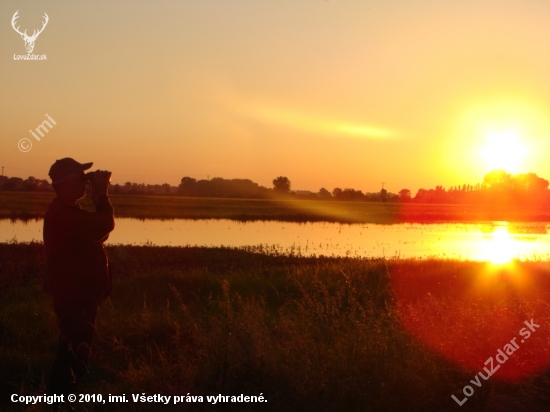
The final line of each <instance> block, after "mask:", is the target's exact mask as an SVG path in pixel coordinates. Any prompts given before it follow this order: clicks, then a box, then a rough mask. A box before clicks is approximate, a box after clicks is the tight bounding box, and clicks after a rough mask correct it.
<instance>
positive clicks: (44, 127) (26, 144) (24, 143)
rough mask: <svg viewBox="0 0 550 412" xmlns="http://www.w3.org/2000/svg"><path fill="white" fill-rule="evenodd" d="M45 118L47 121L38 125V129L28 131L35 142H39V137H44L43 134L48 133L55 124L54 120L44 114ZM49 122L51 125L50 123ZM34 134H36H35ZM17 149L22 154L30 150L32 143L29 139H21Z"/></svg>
mask: <svg viewBox="0 0 550 412" xmlns="http://www.w3.org/2000/svg"><path fill="white" fill-rule="evenodd" d="M46 118H47V119H48V120H49V121H48V120H44V121H43V122H42V123H40V124H39V125H38V127H37V128H36V129H34V130H32V129H31V130H29V133H30V134H31V135H32V137H34V138H35V139H36V140H37V141H40V137H44V134H45V133H48V132H49V131H50V130H52V128H53V127H54V126H55V125H56V124H57V123H56V122H55V120H54V119H52V117H51V116H49V115H48V114H47V113H46ZM50 122H51V123H50ZM35 132H36V133H35ZM36 134H39V135H40V137H38V136H37V135H36ZM17 147H18V148H19V150H21V151H22V152H24V153H26V152H28V151H29V150H31V149H32V142H31V140H30V139H27V138H26V137H24V138H23V139H21V140H19V143H17Z"/></svg>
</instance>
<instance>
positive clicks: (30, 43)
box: [11, 10, 50, 60]
mask: <svg viewBox="0 0 550 412" xmlns="http://www.w3.org/2000/svg"><path fill="white" fill-rule="evenodd" d="M17 13H19V10H17V11H16V12H15V13H14V14H13V17H12V18H11V27H13V29H14V30H15V31H16V32H17V33H19V34H20V35H21V38H22V39H23V41H24V42H25V49H26V50H27V54H14V55H13V60H47V57H46V55H45V54H41V55H38V54H32V51H33V50H34V43H35V41H36V39H37V37H38V36H39V35H40V33H42V32H43V31H44V29H45V28H46V25H47V24H48V21H49V20H50V18H49V17H48V15H47V14H46V13H44V16H43V17H44V19H45V21H44V22H43V23H42V28H41V29H39V30H36V29H35V30H34V31H33V33H32V35H30V36H29V35H28V34H27V29H25V31H24V32H21V31H20V30H19V27H20V26H17V27H15V25H16V24H17V22H16V20H17V19H18V18H19V16H18V14H17Z"/></svg>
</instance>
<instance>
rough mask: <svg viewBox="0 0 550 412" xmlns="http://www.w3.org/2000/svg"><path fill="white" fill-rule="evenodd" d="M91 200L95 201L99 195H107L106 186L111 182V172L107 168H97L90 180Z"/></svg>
mask: <svg viewBox="0 0 550 412" xmlns="http://www.w3.org/2000/svg"><path fill="white" fill-rule="evenodd" d="M90 183H91V186H92V202H94V204H95V203H97V200H98V198H99V196H101V195H107V188H108V187H109V183H111V172H108V171H107V170H97V171H96V172H95V173H94V177H93V179H92V180H91V182H90Z"/></svg>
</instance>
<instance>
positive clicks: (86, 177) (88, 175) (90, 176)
mask: <svg viewBox="0 0 550 412" xmlns="http://www.w3.org/2000/svg"><path fill="white" fill-rule="evenodd" d="M97 172H99V170H95V171H93V172H88V173H86V174H84V176H82V179H84V181H85V182H91V181H92V179H93V178H94V176H95V174H96V173H97ZM110 175H111V174H110V173H109V176H110ZM110 181H111V178H110V177H109V182H110Z"/></svg>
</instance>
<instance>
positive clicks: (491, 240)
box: [478, 226, 525, 265]
mask: <svg viewBox="0 0 550 412" xmlns="http://www.w3.org/2000/svg"><path fill="white" fill-rule="evenodd" d="M524 246H525V245H523V243H522V242H521V241H519V240H518V239H516V238H514V236H513V235H511V234H510V232H509V231H508V227H507V226H497V227H496V228H495V230H494V231H493V232H492V233H490V234H485V235H484V236H483V239H482V241H481V243H480V244H479V249H478V251H479V255H478V258H479V259H480V260H484V261H487V262H491V263H493V264H496V265H501V264H505V263H509V262H511V261H512V260H513V259H515V258H518V257H519V256H520V254H521V252H522V251H523V247H524Z"/></svg>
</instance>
